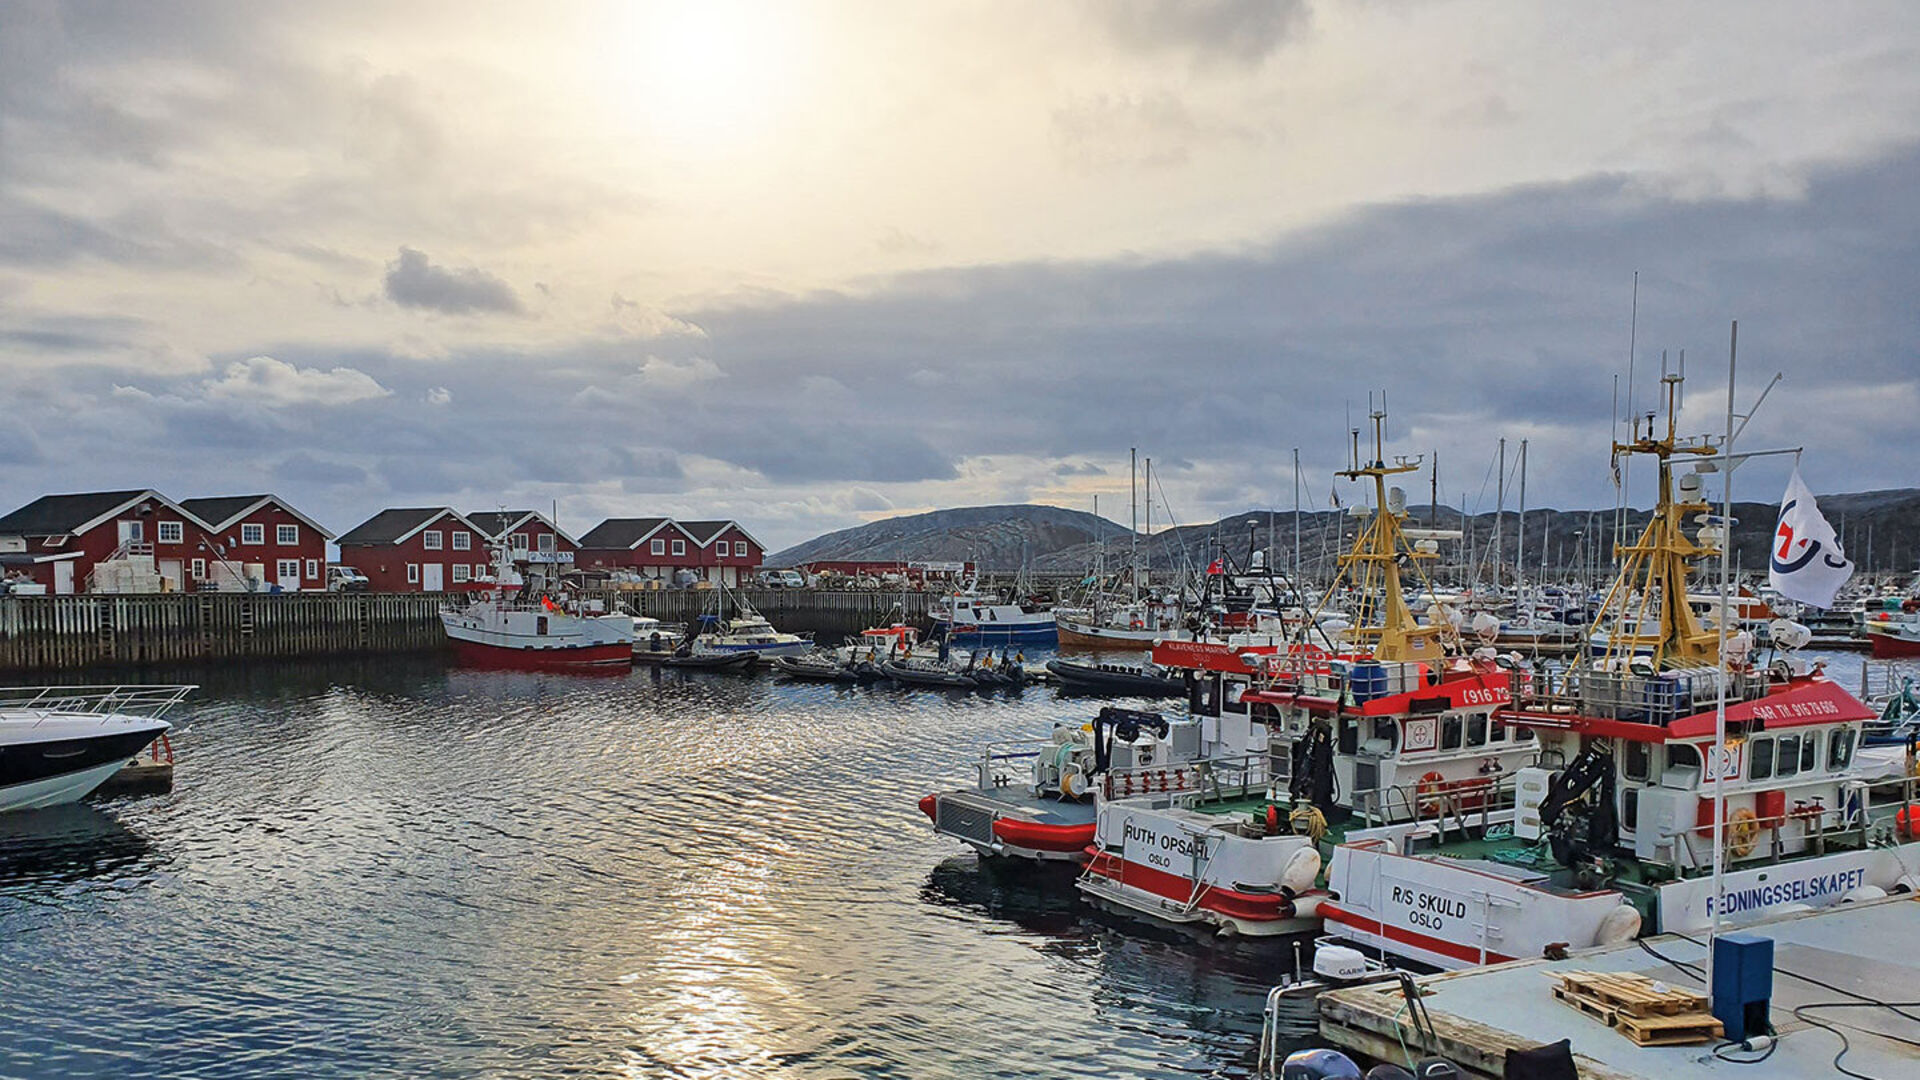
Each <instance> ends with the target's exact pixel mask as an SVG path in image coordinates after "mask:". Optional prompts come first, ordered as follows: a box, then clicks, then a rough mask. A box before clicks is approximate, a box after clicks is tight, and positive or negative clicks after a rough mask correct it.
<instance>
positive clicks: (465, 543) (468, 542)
mask: <svg viewBox="0 0 1920 1080" xmlns="http://www.w3.org/2000/svg"><path fill="white" fill-rule="evenodd" d="M453 550H455V551H472V550H473V534H472V533H467V532H457V533H454V534H453Z"/></svg>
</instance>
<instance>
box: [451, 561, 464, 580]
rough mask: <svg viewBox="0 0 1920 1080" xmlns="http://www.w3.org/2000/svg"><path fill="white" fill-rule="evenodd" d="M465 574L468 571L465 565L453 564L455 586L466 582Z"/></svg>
mask: <svg viewBox="0 0 1920 1080" xmlns="http://www.w3.org/2000/svg"><path fill="white" fill-rule="evenodd" d="M467 574H468V570H467V564H466V563H463V562H457V563H454V564H453V583H454V584H455V585H459V584H462V583H464V582H465V581H466V580H467Z"/></svg>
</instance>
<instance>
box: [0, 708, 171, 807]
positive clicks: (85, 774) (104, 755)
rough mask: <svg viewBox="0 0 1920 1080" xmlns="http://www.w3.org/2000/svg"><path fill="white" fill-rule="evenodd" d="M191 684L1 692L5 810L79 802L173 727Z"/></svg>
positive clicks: (1, 799)
mask: <svg viewBox="0 0 1920 1080" xmlns="http://www.w3.org/2000/svg"><path fill="white" fill-rule="evenodd" d="M192 690H193V687H191V686H38V687H21V688H17V689H9V690H6V691H0V811H6V810H36V809H39V808H41V807H47V806H59V805H61V804H63V803H70V802H75V801H77V800H78V799H80V798H81V797H83V796H85V795H86V794H87V793H88V792H90V791H92V790H93V789H94V788H97V787H99V786H100V785H101V784H103V783H105V782H106V780H107V778H108V777H110V776H112V775H113V774H114V773H116V772H119V771H120V768H121V766H123V765H125V764H126V763H127V761H128V760H129V759H131V758H132V757H133V756H134V755H135V754H138V753H139V752H140V751H141V750H143V749H145V748H146V746H147V744H148V743H150V742H152V741H153V740H155V739H157V738H159V737H160V736H162V735H164V734H166V733H167V731H168V730H170V729H171V728H172V725H171V724H169V723H167V722H166V721H165V720H163V719H161V716H162V715H163V714H164V713H166V711H167V710H168V709H171V708H172V707H173V706H175V705H177V704H179V702H180V699H181V698H184V697H186V696H187V694H188V693H190V692H192Z"/></svg>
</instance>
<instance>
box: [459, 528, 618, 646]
mask: <svg viewBox="0 0 1920 1080" xmlns="http://www.w3.org/2000/svg"><path fill="white" fill-rule="evenodd" d="M494 547H495V560H496V563H495V569H496V572H495V581H496V584H495V585H494V587H493V588H491V589H487V590H482V591H477V592H473V593H470V594H468V598H467V602H466V603H464V604H458V605H456V604H449V605H447V606H445V607H442V608H441V609H440V623H441V625H442V626H444V627H445V628H446V631H447V637H448V638H449V639H451V640H452V641H453V643H454V646H455V647H456V648H457V649H458V650H459V655H460V662H461V663H462V664H463V665H466V666H468V667H482V668H510V669H516V670H562V671H568V670H595V669H599V670H610V669H617V668H620V667H626V666H631V665H632V663H633V647H634V622H633V617H632V616H631V615H625V614H607V613H604V612H600V611H594V610H592V609H591V608H592V605H591V604H588V603H585V602H582V601H581V600H579V599H578V598H575V597H571V596H569V594H568V593H567V591H566V590H565V589H563V588H561V587H560V585H559V583H558V576H557V572H556V571H557V568H558V567H560V566H562V565H565V563H566V562H567V561H568V560H571V559H572V557H573V556H572V553H571V552H564V551H562V552H553V551H513V550H511V549H509V548H508V547H507V545H506V544H504V543H501V544H496V545H494Z"/></svg>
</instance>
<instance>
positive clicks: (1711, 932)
mask: <svg viewBox="0 0 1920 1080" xmlns="http://www.w3.org/2000/svg"><path fill="white" fill-rule="evenodd" d="M1739 348H1740V320H1738V319H1735V320H1734V321H1733V329H1732V330H1731V331H1730V336H1729V337H1728V339H1727V437H1726V441H1724V442H1722V443H1721V444H1720V452H1721V455H1722V457H1723V459H1724V460H1723V462H1722V465H1721V470H1720V473H1721V478H1720V499H1721V506H1722V510H1721V513H1722V514H1723V515H1724V517H1723V518H1722V519H1721V520H1722V522H1723V524H1722V526H1721V527H1722V528H1723V529H1727V530H1728V531H1727V534H1726V536H1725V538H1724V539H1722V540H1721V541H1720V627H1719V634H1720V642H1719V644H1720V651H1719V653H1718V656H1719V657H1720V658H1721V661H1720V663H1719V664H1718V665H1717V666H1718V668H1719V671H1718V672H1717V674H1718V675H1719V678H1718V680H1717V681H1718V683H1719V684H1720V693H1719V699H1718V701H1717V702H1716V703H1715V704H1714V708H1713V745H1714V748H1715V749H1716V750H1718V749H1719V748H1720V747H1723V746H1725V745H1727V665H1726V660H1725V657H1726V655H1727V623H1728V622H1729V621H1730V620H1729V619H1728V617H1727V616H1728V611H1727V607H1728V603H1729V601H1728V595H1727V594H1728V588H1727V584H1728V582H1727V552H1728V550H1729V549H1730V548H1732V547H1733V533H1732V531H1731V524H1732V522H1733V434H1734V432H1733V371H1734V366H1733V365H1734V357H1735V355H1736V354H1737V353H1738V352H1739ZM1862 689H1865V688H1864V687H1863V688H1862ZM1724 772H1725V770H1723V769H1715V770H1714V771H1713V921H1712V922H1710V923H1708V924H1707V969H1706V983H1707V986H1708V987H1709V988H1711V987H1712V986H1713V950H1714V940H1715V939H1716V938H1718V937H1719V936H1720V909H1721V908H1723V907H1725V906H1726V893H1725V891H1724V889H1725V880H1724V878H1725V870H1726V861H1727V860H1726V853H1725V851H1724V850H1723V849H1722V846H1721V844H1722V840H1723V837H1722V835H1721V830H1722V829H1723V828H1725V826H1724V825H1723V824H1722V823H1723V822H1724V821H1725V820H1726V816H1727V796H1726V793H1725V791H1724V789H1723V788H1722V787H1721V784H1722V782H1723V780H1724V775H1723V774H1724Z"/></svg>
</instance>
